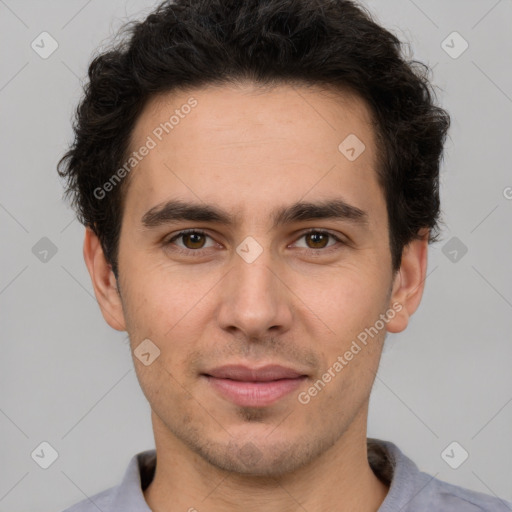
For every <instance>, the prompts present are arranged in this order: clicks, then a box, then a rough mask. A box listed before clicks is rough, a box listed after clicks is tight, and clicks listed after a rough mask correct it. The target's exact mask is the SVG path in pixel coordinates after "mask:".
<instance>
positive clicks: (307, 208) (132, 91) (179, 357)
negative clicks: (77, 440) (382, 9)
mask: <svg viewBox="0 0 512 512" xmlns="http://www.w3.org/2000/svg"><path fill="white" fill-rule="evenodd" d="M129 31H130V32H129V38H127V39H125V40H123V42H121V43H120V44H119V45H118V46H117V47H116V48H113V49H112V50H110V51H108V52H106V53H104V54H101V55H99V56H98V57H96V58H95V60H94V61H93V62H92V64H91V66H90V69H89V78H90V83H89V85H88V87H87V88H86V91H85V96H84V98H83V100H82V102H81V104H80V106H79V109H78V111H77V123H76V124H75V136H76V137H75V141H74V144H73V146H72V147H71V148H70V150H69V151H68V153H67V154H66V155H65V156H64V157H63V159H62V161H61V162H60V163H59V172H60V174H61V176H63V177H65V178H66V179H67V180H68V189H67V192H68V195H70V196H71V197H72V198H73V200H74V205H75V206H76V208H77V212H78V216H79V218H80V220H81V222H82V223H83V224H84V225H85V226H86V233H85V242H84V257H85V261H86V264H87V268H88V270H89V273H90V275H91V279H92V283H93V286H94V290H95V293H96V297H97V300H98V303H99V305H100V308H101V311H102V313H103V316H104V318H105V320H106V322H108V324H109V325H110V326H111V327H113V328H114V329H117V330H121V331H124V330H126V331H127V332H128V333H129V337H130V344H131V349H132V353H133V360H134V364H135V368H136V372H137V376H138V379H139V382H140V385H141V388H142V390H143V392H144V394H145V396H146V397H147V399H148V401H149V403H150V405H151V409H152V423H153V430H154V436H155V444H156V451H148V452H143V453H140V454H137V455H136V456H134V457H133V459H132V460H131V462H130V465H129V467H128V469H127V471H126V474H125V477H124V479H123V482H122V483H121V484H120V485H119V486H117V487H115V488H113V489H110V490H107V491H104V492H103V493H100V494H99V495H96V496H93V497H91V498H90V499H87V500H85V501H83V502H82V503H80V504H77V505H76V506H74V507H72V508H70V509H68V510H69V511H73V512H79V511H80V512H83V511H92V510H98V509H99V510H101V511H103V512H111V511H112V512H113V511H124V512H132V511H133V512H134V511H148V510H155V511H161V512H175V511H186V510H188V511H195V510H198V511H199V512H201V511H203V510H208V511H209V512H218V511H223V512H229V511H244V512H245V511H264V512H266V511H278V510H279V511H299V510H307V511H310V512H313V511H320V510H322V511H324V510H336V511H339V512H348V511H358V512H374V511H377V510H378V511H380V512H391V511H399V510H400V511H415V512H421V511H427V510H428V511H433V510H442V511H448V510H450V511H451V510H453V511H476V510H479V511H480V510H485V511H500V510H509V505H508V504H507V503H505V502H504V501H502V500H500V499H497V498H495V497H491V496H487V495H484V494H481V493H476V492H472V491H470V490H466V489H462V488H460V487H456V486H453V485H450V484H448V483H444V482H441V481H439V480H437V479H435V478H432V477H430V476H428V475H426V474H424V473H420V472H419V470H418V468H417V467H416V465H415V464H414V463H413V462H412V461H411V460H410V459H408V458H407V457H406V456H405V455H404V454H403V453H402V452H401V451H400V449H399V448H398V447H397V446H395V445H394V444H392V443H389V442H385V441H380V440H376V439H367V437H366V427H367V415H368V404H369V397H370V392H371V388H372V385H373V382H374V379H375V374H376V372H377V369H378V365H379V360H380V356H381V352H382V346H383V343H384V340H385V336H386V333H387V332H392V333H396V332H401V331H403V330H404V329H405V328H406V327H407V323H408V320H409V317H410V316H411V315H412V314H413V313H414V312H415V310H416V309H417V307H418V305H419V303H420V300H421V296H422V292H423V288H424V281H425V277H426V267H427V247H428V243H429V241H433V240H435V238H436V232H437V231H436V230H437V220H438V216H439V195H438V185H439V181H438V176H439V163H440V159H441V155H442V148H443V143H444V139H445V136H446V132H447V129H448V124H449V118H448V115H447V114H446V112H444V111H443V110H442V109H441V108H439V107H437V106H435V105H434V103H433V98H432V95H431V90H430V85H429V83H428V80H427V79H426V78H425V70H424V68H421V67H420V66H419V65H413V64H410V63H407V62H406V61H405V60H404V59H403V57H402V56H401V54H400V43H399V42H398V40H397V39H396V38H395V37H394V36H393V35H392V34H390V33H389V32H387V31H386V30H384V29H383V28H381V27H380V26H378V25H377V24H375V23H374V22H373V21H372V20H371V18H370V16H369V15H368V14H367V13H365V12H364V11H363V10H362V9H361V8H360V7H358V6H357V5H355V3H353V2H350V1H347V0H335V1H333V0H321V1H315V2H312V1H308V0H300V1H299V0H295V1H294V0H257V1H256V0H255V1H240V0H236V1H235V0H225V1H222V2H218V1H215V0H202V1H200V0H177V1H176V2H174V3H168V2H166V3H164V4H161V5H160V6H159V7H158V8H157V9H156V10H155V11H154V12H153V13H152V14H151V15H150V16H148V17H147V19H146V20H145V21H144V22H141V23H135V24H132V25H131V26H130V28H129Z"/></svg>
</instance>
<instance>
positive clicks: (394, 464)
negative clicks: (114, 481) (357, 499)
mask: <svg viewBox="0 0 512 512" xmlns="http://www.w3.org/2000/svg"><path fill="white" fill-rule="evenodd" d="M367 444H368V461H369V463H370V466H371V468H372V470H373V471H374V473H375V474H376V475H377V476H378V477H379V479H380V480H382V481H383V482H384V483H386V484H387V485H390V489H389V492H388V494H387V496H386V499H385V500H384V502H383V503H382V505H381V506H380V508H379V510H378V512H451V511H453V512H483V511H485V512H511V511H512V502H507V501H505V500H502V499H500V498H497V497H494V496H489V495H487V494H483V493H479V492H475V491H470V490H469V489H464V488H462V487H458V486H456V485H452V484H449V483H447V482H443V481H441V480H438V479H437V478H434V477H432V476H430V475H428V474H426V473H423V472H421V471H419V469H418V467H417V466H416V464H415V463H414V462H413V461H412V460H411V459H409V458H408V457H407V456H405V455H404V454H403V453H402V452H401V450H400V449H399V448H398V447H397V446H396V445H395V444H393V443H391V442H389V441H381V440H379V439H372V438H369V439H368V442H367ZM155 463H156V452H155V450H148V451H145V452H141V453H138V454H136V455H134V456H133V457H132V459H131V460H130V463H129V464H128V468H127V469H126V472H125V474H124V477H123V481H122V482H121V483H120V484H119V485H117V486H115V487H112V488H111V489H108V490H106V491H103V492H101V493H99V494H96V495H94V496H92V497H91V498H89V499H86V500H83V501H81V502H80V503H77V504H76V505H74V506H73V507H71V508H68V509H66V510H65V511H64V512H98V510H101V511H102V512H151V509H150V508H149V507H148V505H147V503H146V501H145V500H144V495H143V494H142V491H143V489H145V488H146V487H147V486H148V485H149V484H150V482H151V480H152V479H153V475H154V472H155Z"/></svg>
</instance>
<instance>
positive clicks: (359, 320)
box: [291, 264, 388, 344]
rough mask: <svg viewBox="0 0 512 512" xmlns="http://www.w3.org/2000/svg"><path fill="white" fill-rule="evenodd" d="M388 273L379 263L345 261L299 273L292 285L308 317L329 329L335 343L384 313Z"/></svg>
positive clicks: (354, 334)
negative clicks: (344, 262)
mask: <svg viewBox="0 0 512 512" xmlns="http://www.w3.org/2000/svg"><path fill="white" fill-rule="evenodd" d="M386 279H387V276H384V275H382V271H381V270H379V268H378V267H377V266H376V265H373V266H372V265H367V264H361V265H355V264H345V265H340V266H338V267H336V268H332V269H329V270H328V271H326V269H323V270H322V271H320V272H317V273H316V274H315V275H304V274H303V275H297V276H296V277H295V281H294V284H293V285H292V286H291V288H292V289H293V290H294V292H295V293H296V295H297V297H299V298H300V301H299V302H298V305H300V306H299V307H300V308H301V309H302V310H303V316H304V317H305V318H312V322H315V321H316V322H317V323H318V325H319V326H321V327H322V328H323V329H327V330H328V332H329V333H330V335H329V338H330V339H332V340H333V342H334V343H337V344H339V343H340V342H341V343H343V344H345V343H349V344H350V341H351V339H352V338H353V337H355V336H357V334H358V333H359V332H361V331H362V330H364V329H365V328H366V327H369V326H370V325H373V324H374V323H375V321H376V320H377V319H378V318H379V315H380V314H381V313H382V308H383V307H385V304H386V298H387V292H388V290H387V287H386V286H385V285H386V283H387V281H386Z"/></svg>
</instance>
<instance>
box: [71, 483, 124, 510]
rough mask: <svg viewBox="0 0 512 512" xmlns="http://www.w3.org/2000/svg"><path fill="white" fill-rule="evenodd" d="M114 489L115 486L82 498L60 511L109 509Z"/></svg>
mask: <svg viewBox="0 0 512 512" xmlns="http://www.w3.org/2000/svg"><path fill="white" fill-rule="evenodd" d="M115 490H116V487H111V488H110V489H106V490H104V491H102V492H99V493H98V494H95V495H94V496H91V497H90V498H85V499H84V500H82V501H79V502H78V503H75V504H74V505H72V506H71V507H69V508H67V509H66V510H63V511H62V512H98V510H102V511H105V512H107V511H108V510H110V504H111V503H112V496H113V494H114V492H115Z"/></svg>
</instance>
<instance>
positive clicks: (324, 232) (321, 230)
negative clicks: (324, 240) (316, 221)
mask: <svg viewBox="0 0 512 512" xmlns="http://www.w3.org/2000/svg"><path fill="white" fill-rule="evenodd" d="M310 233H319V234H321V235H328V236H330V237H331V238H333V239H334V240H335V241H336V242H338V243H340V244H342V245H347V244H348V241H347V240H345V239H344V238H343V237H341V236H340V235H338V234H335V233H333V232H331V231H330V230H328V229H324V228H308V229H306V230H305V231H300V232H299V233H298V234H296V235H295V237H296V238H295V241H294V242H293V243H296V242H297V241H299V240H300V239H301V238H303V237H304V236H306V235H309V234H310ZM335 247H336V244H333V245H329V246H327V247H324V248H321V249H312V248H311V247H303V248H302V249H305V250H306V251H313V252H317V253H319V252H322V251H323V252H326V251H328V250H329V249H333V248H335Z"/></svg>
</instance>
